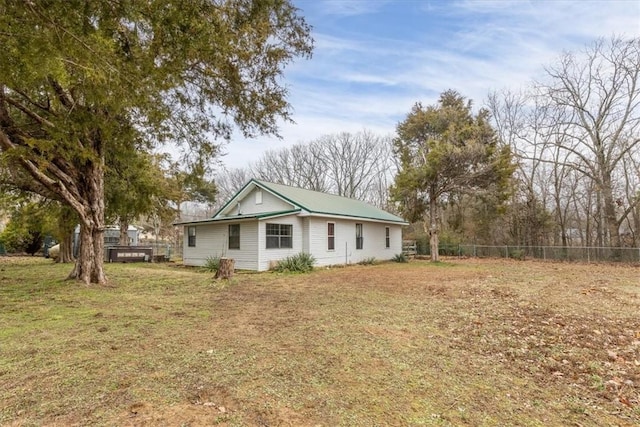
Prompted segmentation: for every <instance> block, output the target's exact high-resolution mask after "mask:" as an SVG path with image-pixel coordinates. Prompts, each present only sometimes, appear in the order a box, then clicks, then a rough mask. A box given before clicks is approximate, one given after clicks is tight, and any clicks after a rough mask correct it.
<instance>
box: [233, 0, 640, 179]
mask: <svg viewBox="0 0 640 427" xmlns="http://www.w3.org/2000/svg"><path fill="white" fill-rule="evenodd" d="M294 4H295V5H296V6H297V7H298V8H300V9H301V13H302V15H303V16H304V17H305V19H306V20H307V22H308V23H309V24H310V25H311V26H312V27H313V30H312V35H313V38H314V39H315V49H314V53H313V57H312V58H311V59H310V60H298V61H296V62H295V63H293V64H291V65H290V66H289V67H288V68H287V70H286V80H285V84H286V86H287V87H288V89H289V91H290V95H289V101H290V103H291V106H292V111H293V119H294V121H295V122H296V123H295V124H289V123H282V124H281V126H280V130H281V131H280V133H281V135H282V139H277V138H269V137H258V138H255V139H252V140H246V139H244V138H242V137H240V136H236V137H235V138H234V139H233V140H232V141H231V142H230V143H229V144H228V145H226V147H225V150H224V151H226V153H227V154H226V155H225V156H224V157H223V158H222V162H223V164H224V165H225V166H227V167H243V166H246V165H247V163H248V162H251V161H254V160H257V159H258V158H259V157H260V155H261V154H262V153H263V152H264V151H266V150H274V149H278V148H281V147H285V146H289V145H292V144H295V143H298V142H308V141H311V140H313V139H316V138H318V137H320V136H322V135H326V134H332V133H338V132H344V131H346V132H358V131H360V130H363V129H369V130H372V131H374V132H376V133H379V134H381V135H392V134H393V133H394V130H395V126H396V124H397V123H398V122H399V121H401V120H403V118H404V117H405V116H406V114H407V113H408V112H409V111H410V109H411V107H412V106H413V104H415V103H416V102H418V101H420V102H422V103H423V104H425V105H430V104H433V103H435V102H436V100H437V98H438V96H439V94H440V93H442V92H443V91H445V90H447V89H455V90H457V91H458V92H460V93H461V94H462V95H464V96H466V97H468V98H470V99H473V101H474V105H475V106H482V105H483V104H484V100H485V99H486V97H487V94H488V93H489V92H490V91H492V90H500V89H503V88H510V89H513V90H518V89H520V88H523V87H525V86H526V85H528V84H529V83H530V82H531V81H532V80H534V79H542V78H543V77H544V69H543V67H544V66H545V65H550V64H552V63H553V62H554V61H555V60H556V59H557V58H558V57H559V55H560V54H562V52H563V51H567V50H569V51H578V50H580V49H582V48H583V47H584V46H585V45H586V44H589V43H591V42H593V41H594V40H595V39H596V38H598V37H610V36H612V35H618V36H626V37H638V36H640V0H609V1H595V0H576V1H560V0H537V1H526V0H493V1H490V0H486V1H485V0H462V1H446V0H422V1H421V0H369V1H366V0H294Z"/></svg>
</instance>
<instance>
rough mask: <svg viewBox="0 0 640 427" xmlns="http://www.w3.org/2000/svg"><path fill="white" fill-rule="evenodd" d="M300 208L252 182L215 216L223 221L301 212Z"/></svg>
mask: <svg viewBox="0 0 640 427" xmlns="http://www.w3.org/2000/svg"><path fill="white" fill-rule="evenodd" d="M299 209H300V206H299V205H297V204H296V203H294V202H292V201H290V200H287V199H285V198H283V197H282V196H280V195H279V194H277V193H275V192H273V191H272V190H270V189H269V188H267V187H265V186H263V185H260V183H258V182H257V181H255V180H253V179H252V180H250V181H249V182H248V183H247V184H245V186H244V187H242V188H241V189H240V190H239V191H238V192H237V193H236V194H235V195H234V196H233V197H232V198H231V199H229V201H228V202H227V203H225V205H224V206H223V207H222V208H221V209H220V210H219V211H218V212H216V214H215V215H214V216H213V218H214V219H221V218H226V217H230V216H236V215H249V214H260V213H268V212H279V211H292V210H299Z"/></svg>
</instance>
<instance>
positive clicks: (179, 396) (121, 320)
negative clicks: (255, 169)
mask: <svg viewBox="0 0 640 427" xmlns="http://www.w3.org/2000/svg"><path fill="white" fill-rule="evenodd" d="M106 269H107V274H108V277H109V279H110V283H109V285H108V286H105V287H86V286H84V285H81V284H78V283H76V282H68V281H64V280H62V279H63V278H64V277H65V275H66V274H67V273H68V271H69V270H70V266H68V265H67V266H64V265H62V266H61V265H55V264H52V263H51V262H50V261H48V260H44V259H36V258H0V425H9V426H30V425H60V426H67V425H74V424H75V425H131V426H133V425H135V426H142V425H148V426H156V425H166V426H180V425H191V426H199V425H222V426H236V425H237V426H244V425H248V426H289V425H290V426H339V425H344V426H382V425H385V426H386V425H391V426H393V425H397V426H419V425H435V426H450V425H453V426H458V425H469V426H504V425H519V426H551V425H569V426H635V425H640V267H638V266H637V265H636V266H630V265H626V266H621V265H602V264H562V263H544V262H534V261H524V262H522V261H508V260H470V259H467V260H454V259H452V260H449V261H447V262H445V263H439V264H431V263H429V262H427V261H413V262H411V263H409V264H396V263H385V264H379V265H374V266H351V267H348V268H334V269H321V270H317V271H314V272H313V273H311V274H307V275H293V274H275V273H263V274H238V275H236V277H235V278H234V279H233V280H231V281H230V282H225V281H221V282H213V280H212V275H211V274H208V273H202V272H199V271H197V270H194V269H188V268H183V267H176V266H169V265H151V264H109V265H107V266H106Z"/></svg>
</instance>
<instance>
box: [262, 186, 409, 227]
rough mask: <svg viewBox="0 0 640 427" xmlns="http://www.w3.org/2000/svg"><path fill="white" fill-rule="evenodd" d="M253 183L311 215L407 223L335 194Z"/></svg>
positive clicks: (367, 204) (362, 203)
mask: <svg viewBox="0 0 640 427" xmlns="http://www.w3.org/2000/svg"><path fill="white" fill-rule="evenodd" d="M251 181H253V182H255V183H256V184H258V185H259V186H260V187H263V188H264V189H266V190H268V191H270V192H272V193H274V194H276V195H278V196H280V197H282V198H283V199H285V200H287V201H288V202H290V203H292V204H293V205H296V206H299V207H301V208H302V209H304V210H306V211H308V212H310V213H315V214H324V215H336V216H346V217H354V218H363V219H372V220H378V221H387V222H396V223H402V224H406V221H405V220H404V219H402V218H400V217H399V216H396V215H393V214H390V213H389V212H386V211H383V210H382V209H379V208H377V207H375V206H373V205H370V204H369V203H365V202H363V201H360V200H355V199H349V198H347V197H342V196H336V195H335V194H327V193H321V192H319V191H311V190H305V189H302V188H297V187H289V186H287V185H282V184H274V183H272V182H266V181H260V180H257V179H252V180H251ZM251 181H250V182H251Z"/></svg>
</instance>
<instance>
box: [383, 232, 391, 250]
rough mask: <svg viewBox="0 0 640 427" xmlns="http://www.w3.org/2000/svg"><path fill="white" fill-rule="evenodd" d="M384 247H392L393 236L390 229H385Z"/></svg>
mask: <svg viewBox="0 0 640 427" xmlns="http://www.w3.org/2000/svg"><path fill="white" fill-rule="evenodd" d="M384 247H385V248H387V249H389V248H390V247H391V236H390V230H389V227H385V228H384Z"/></svg>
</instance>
